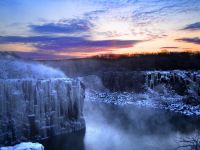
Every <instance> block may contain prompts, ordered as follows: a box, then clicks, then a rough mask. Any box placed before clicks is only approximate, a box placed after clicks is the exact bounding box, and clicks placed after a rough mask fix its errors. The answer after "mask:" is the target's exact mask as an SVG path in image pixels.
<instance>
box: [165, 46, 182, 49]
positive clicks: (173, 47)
mask: <svg viewBox="0 0 200 150" xmlns="http://www.w3.org/2000/svg"><path fill="white" fill-rule="evenodd" d="M177 48H179V47H176V46H167V47H161V49H177Z"/></svg>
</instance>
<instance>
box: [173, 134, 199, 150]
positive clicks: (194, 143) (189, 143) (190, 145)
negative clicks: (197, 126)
mask: <svg viewBox="0 0 200 150" xmlns="http://www.w3.org/2000/svg"><path fill="white" fill-rule="evenodd" d="M178 143H179V146H178V147H177V148H176V150H177V149H186V150H200V132H199V131H198V132H195V134H194V135H192V136H189V137H183V138H180V139H179V140H178Z"/></svg>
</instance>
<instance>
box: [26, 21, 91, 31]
mask: <svg viewBox="0 0 200 150" xmlns="http://www.w3.org/2000/svg"><path fill="white" fill-rule="evenodd" d="M91 26H92V24H91V23H90V22H89V21H88V20H85V19H68V20H62V21H59V22H58V23H47V24H43V25H30V26H29V27H30V28H31V29H32V31H34V32H37V33H78V32H85V31H88V30H90V27H91Z"/></svg>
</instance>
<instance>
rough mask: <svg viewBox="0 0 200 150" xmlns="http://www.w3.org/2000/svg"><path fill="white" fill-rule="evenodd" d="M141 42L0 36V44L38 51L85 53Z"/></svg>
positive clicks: (130, 45) (131, 45) (124, 46)
mask: <svg viewBox="0 0 200 150" xmlns="http://www.w3.org/2000/svg"><path fill="white" fill-rule="evenodd" d="M139 42H142V41H140V40H98V41H93V40H88V39H86V38H84V37H51V36H30V37H22V36H0V44H10V43H24V44H32V46H34V47H35V48H37V49H38V50H48V51H81V50H84V51H87V49H90V50H92V49H94V50H95V49H98V48H99V49H113V48H116V49H118V48H128V47H133V45H135V44H137V43H139Z"/></svg>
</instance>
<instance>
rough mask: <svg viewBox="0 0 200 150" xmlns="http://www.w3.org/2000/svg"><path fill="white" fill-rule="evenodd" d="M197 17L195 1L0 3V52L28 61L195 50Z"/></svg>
mask: <svg viewBox="0 0 200 150" xmlns="http://www.w3.org/2000/svg"><path fill="white" fill-rule="evenodd" d="M199 14H200V1H199V0H109V1H108V0H1V1H0V19H1V21H0V51H14V52H16V53H19V54H20V55H21V56H25V57H27V58H33V59H42V58H45V59H47V58H51V59H52V58H55V59H56V58H69V57H70V58H71V57H87V56H92V55H98V54H105V53H117V54H124V53H131V54H134V53H154V52H160V51H163V50H164V51H166V50H167V51H189V52H200V15H199ZM44 56H45V57H44Z"/></svg>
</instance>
